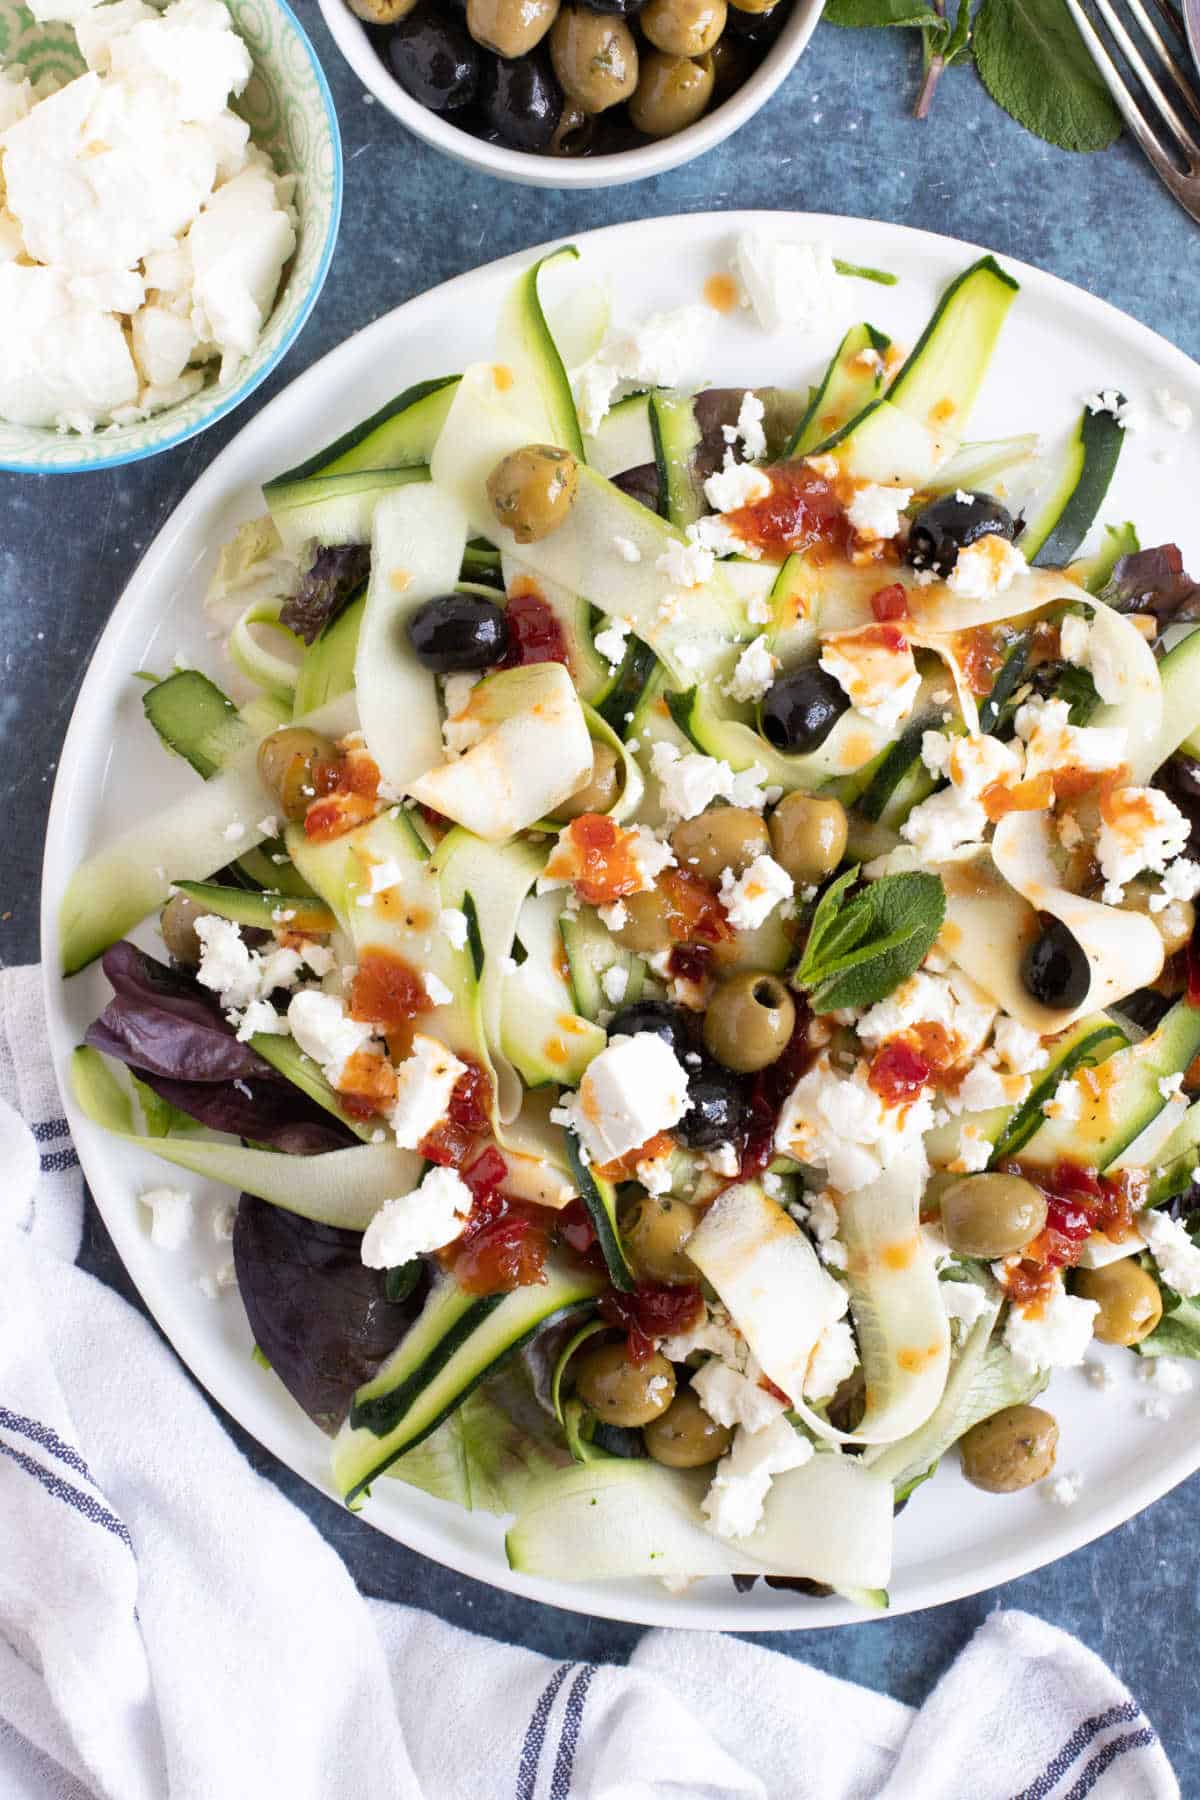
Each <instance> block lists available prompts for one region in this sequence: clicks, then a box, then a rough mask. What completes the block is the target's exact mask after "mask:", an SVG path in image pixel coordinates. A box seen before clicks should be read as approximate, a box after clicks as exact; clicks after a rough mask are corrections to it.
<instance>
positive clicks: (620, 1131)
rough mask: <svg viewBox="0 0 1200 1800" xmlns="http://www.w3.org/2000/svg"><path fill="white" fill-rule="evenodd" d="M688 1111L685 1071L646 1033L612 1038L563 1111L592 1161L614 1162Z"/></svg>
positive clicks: (671, 1053)
mask: <svg viewBox="0 0 1200 1800" xmlns="http://www.w3.org/2000/svg"><path fill="white" fill-rule="evenodd" d="M687 1107H688V1098H687V1073H686V1071H685V1070H684V1068H683V1067H682V1065H681V1064H680V1063H679V1061H678V1059H677V1058H676V1056H675V1053H674V1051H673V1050H672V1049H671V1047H670V1045H669V1044H667V1043H665V1042H664V1041H663V1039H662V1038H659V1037H655V1036H654V1035H653V1034H652V1033H650V1032H640V1033H639V1034H638V1035H637V1036H636V1037H620V1036H618V1037H615V1038H611V1039H610V1040H609V1043H608V1045H607V1046H606V1048H605V1049H603V1050H601V1052H600V1054H599V1055H598V1056H596V1057H593V1059H592V1061H591V1062H590V1063H589V1064H588V1067H587V1069H586V1071H585V1072H584V1076H583V1079H582V1081H581V1082H580V1084H579V1091H578V1093H576V1094H572V1095H570V1096H569V1097H568V1098H567V1099H566V1101H565V1103H564V1107H563V1108H562V1109H561V1110H563V1111H564V1112H565V1113H566V1115H567V1119H568V1122H569V1124H570V1125H571V1127H572V1129H574V1131H575V1132H576V1133H577V1134H578V1136H579V1139H580V1141H581V1143H582V1144H583V1146H584V1148H585V1149H586V1150H587V1152H588V1155H589V1157H590V1158H591V1160H592V1161H593V1162H598V1163H609V1162H615V1161H616V1160H617V1158H618V1157H622V1156H626V1155H628V1153H629V1151H631V1150H636V1149H638V1148H639V1147H640V1146H641V1145H642V1144H644V1143H646V1141H647V1140H648V1139H649V1138H652V1137H655V1136H656V1135H657V1134H658V1133H659V1132H660V1131H669V1130H670V1129H671V1127H672V1125H677V1124H678V1123H679V1121H680V1119H681V1118H682V1117H683V1115H684V1113H685V1111H686V1110H687Z"/></svg>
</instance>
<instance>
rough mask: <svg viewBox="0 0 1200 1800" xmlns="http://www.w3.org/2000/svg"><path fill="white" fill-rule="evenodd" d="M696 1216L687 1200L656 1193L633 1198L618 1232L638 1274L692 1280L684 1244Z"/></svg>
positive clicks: (691, 1265) (653, 1278) (656, 1278)
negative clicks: (635, 1265) (638, 1198)
mask: <svg viewBox="0 0 1200 1800" xmlns="http://www.w3.org/2000/svg"><path fill="white" fill-rule="evenodd" d="M696 1220H697V1213H696V1209H695V1207H692V1206H688V1205H687V1203H686V1201H683V1200H672V1199H669V1198H667V1197H665V1196H658V1195H647V1196H646V1198H645V1199H644V1200H636V1201H635V1202H634V1204H633V1206H632V1207H631V1208H630V1211H629V1213H628V1215H627V1217H626V1219H625V1223H624V1225H623V1227H622V1232H621V1236H622V1240H623V1242H624V1245H625V1248H626V1250H628V1252H629V1254H630V1255H631V1256H632V1257H633V1260H634V1262H635V1263H636V1264H637V1267H638V1272H639V1274H642V1275H645V1276H647V1277H648V1278H649V1279H650V1280H651V1281H667V1282H676V1283H680V1282H686V1281H695V1280H696V1265H695V1263H694V1262H692V1260H691V1258H690V1257H689V1256H687V1255H686V1253H685V1251H684V1248H683V1246H684V1245H685V1244H686V1243H687V1241H688V1239H689V1238H690V1237H691V1235H692V1233H693V1231H695V1229H696Z"/></svg>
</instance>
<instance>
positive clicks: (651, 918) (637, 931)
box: [613, 887, 674, 956]
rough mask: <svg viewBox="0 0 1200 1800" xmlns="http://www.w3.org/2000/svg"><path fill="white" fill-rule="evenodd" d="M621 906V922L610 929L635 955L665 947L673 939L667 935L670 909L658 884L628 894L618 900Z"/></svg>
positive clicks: (669, 944) (667, 948)
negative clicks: (620, 900)
mask: <svg viewBox="0 0 1200 1800" xmlns="http://www.w3.org/2000/svg"><path fill="white" fill-rule="evenodd" d="M621 904H622V906H623V907H624V908H625V923H624V924H623V925H619V926H618V927H617V929H616V930H615V931H614V932H613V936H614V937H615V938H616V940H617V942H618V943H619V944H620V945H621V946H622V948H623V949H625V950H636V951H637V953H638V955H639V956H645V955H648V954H649V953H650V952H651V951H653V950H669V949H670V948H671V945H672V943H673V942H674V939H673V938H672V936H671V921H672V918H673V916H674V915H673V913H672V911H671V905H670V902H669V901H668V899H667V897H666V895H665V894H664V893H663V892H662V890H661V889H660V888H656V887H655V888H647V889H646V891H645V892H644V893H641V894H628V895H627V896H626V897H625V899H624V900H623V901H622V902H621Z"/></svg>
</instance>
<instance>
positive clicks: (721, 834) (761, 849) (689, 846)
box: [671, 806, 771, 887]
mask: <svg viewBox="0 0 1200 1800" xmlns="http://www.w3.org/2000/svg"><path fill="white" fill-rule="evenodd" d="M671 848H672V850H673V851H674V852H675V855H676V857H677V858H678V859H679V865H680V867H681V868H683V869H686V870H687V872H688V874H689V875H699V876H700V878H701V880H702V881H711V882H712V883H713V885H714V887H715V886H717V885H718V884H719V883H720V880H721V876H722V874H723V872H724V871H725V870H726V869H732V870H733V872H734V874H735V875H741V874H743V873H744V871H745V870H746V869H748V868H749V867H750V864H751V863H752V862H753V861H754V859H755V857H756V856H765V855H766V853H767V851H769V850H770V848H771V840H770V838H769V836H768V835H767V828H766V826H765V825H764V824H763V822H762V819H761V818H760V817H759V815H758V813H756V812H751V811H750V809H749V807H746V806H714V807H712V808H710V810H709V811H708V812H702V813H699V814H698V815H697V816H696V818H694V819H684V820H683V822H682V824H679V825H677V826H676V827H675V829H674V831H673V832H672V833H671Z"/></svg>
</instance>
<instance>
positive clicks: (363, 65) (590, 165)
mask: <svg viewBox="0 0 1200 1800" xmlns="http://www.w3.org/2000/svg"><path fill="white" fill-rule="evenodd" d="M824 4H825V0H792V16H791V18H790V19H789V20H788V21H787V23H786V24H785V25H784V27H783V29H782V31H781V32H780V34H779V36H778V38H777V39H776V41H775V43H774V44H773V45H772V46H771V48H770V50H769V51H768V52H767V54H766V56H765V57H764V58H763V60H762V62H761V63H760V64H759V66H758V67H757V69H755V71H754V73H753V74H752V75H751V76H750V78H749V80H748V81H744V82H743V83H742V85H741V87H740V88H738V89H737V90H736V92H735V93H733V94H731V95H730V97H729V99H728V100H726V101H723V102H722V104H721V105H720V106H717V107H714V108H713V110H712V112H709V113H706V114H705V115H704V117H703V118H702V119H698V120H697V122H696V123H695V124H694V125H689V126H688V127H687V129H686V131H678V132H676V133H675V136H674V137H669V138H660V139H659V140H658V141H657V142H656V143H651V144H643V145H641V146H639V148H637V149H635V150H621V151H619V152H617V153H616V154H614V155H612V156H580V157H569V156H536V155H534V154H533V153H532V152H530V151H526V150H507V149H505V148H504V147H503V146H502V145H500V144H488V143H485V142H484V140H483V139H482V138H477V137H472V136H471V134H470V132H469V131H461V130H460V129H459V127H458V126H457V125H451V124H448V123H447V121H446V120H445V119H439V118H438V116H437V114H436V113H431V112H428V111H427V110H426V108H425V107H423V106H420V105H418V103H417V102H416V101H415V100H414V99H412V98H411V96H410V95H408V94H406V93H405V91H404V89H403V88H402V87H401V86H400V83H399V82H398V81H396V80H395V79H394V77H393V76H392V75H391V74H390V73H389V72H388V70H387V68H386V67H385V66H384V63H383V60H382V58H381V57H380V56H379V54H378V52H377V51H376V49H375V46H374V45H373V44H372V42H371V39H370V37H369V35H368V32H367V28H366V26H365V25H364V24H363V22H362V20H361V19H358V18H356V17H355V15H354V14H353V13H352V12H351V11H350V8H349V7H348V6H347V5H346V0H320V5H321V11H322V13H323V14H324V17H325V23H326V24H327V25H328V27H329V30H330V32H331V34H332V36H333V39H334V41H335V43H336V44H337V46H338V48H339V50H340V51H341V52H342V55H343V56H344V57H345V58H346V61H347V62H348V63H349V64H350V67H351V68H352V69H353V70H354V72H355V74H356V75H357V76H358V77H359V79H360V81H361V82H362V84H363V86H364V87H365V88H366V89H367V90H368V91H369V92H370V93H372V94H374V96H375V98H376V99H377V100H379V101H381V102H382V104H383V105H384V106H386V107H387V109H388V111H389V112H390V113H392V114H393V115H394V116H395V117H396V118H397V119H399V121H400V123H401V124H402V125H404V126H406V127H407V128H408V130H409V131H411V132H412V133H413V134H414V136H416V137H419V138H424V140H425V142H426V143H427V144H432V145H433V147H434V149H435V150H444V151H445V153H446V155H447V156H452V157H453V158H454V159H455V161H457V162H462V163H466V164H467V165H468V166H469V167H470V168H472V169H482V170H483V172H484V173H485V174H486V175H499V176H500V177H501V178H502V179H503V180H504V181H519V182H522V183H524V184H525V185H526V186H529V187H552V188H596V187H618V186H620V184H621V183H622V182H626V181H645V180H646V179H647V178H648V177H649V176H651V175H662V174H663V173H664V172H665V171H666V170H667V169H674V168H677V167H678V166H679V164H680V163H685V162H691V160H692V158H693V157H695V156H703V155H704V152H705V151H706V150H711V149H713V147H714V146H715V145H716V144H719V143H722V142H723V141H724V139H725V138H727V137H729V136H731V135H732V133H733V132H735V131H736V130H737V129H738V127H739V126H741V125H744V124H745V123H746V120H747V119H749V118H750V117H752V115H753V114H754V113H756V112H757V111H758V110H759V108H760V107H762V106H765V105H766V103H767V101H768V100H769V99H770V98H771V95H772V94H773V93H774V92H775V89H776V88H777V87H778V86H779V84H780V82H781V81H782V80H783V79H784V77H785V76H786V75H788V74H789V73H790V71H791V69H792V67H793V66H794V64H795V63H796V62H797V60H798V59H799V56H800V52H801V51H802V50H803V49H804V46H805V45H806V44H807V42H808V40H809V38H810V37H811V36H812V34H813V32H814V30H815V29H816V24H817V20H818V19H819V18H820V16H821V12H822V9H823V7H824Z"/></svg>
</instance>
